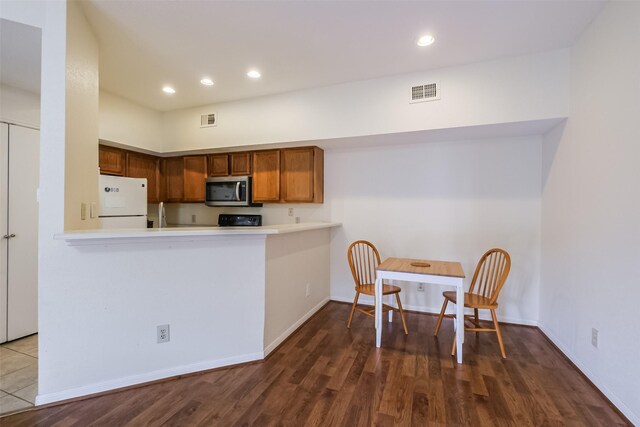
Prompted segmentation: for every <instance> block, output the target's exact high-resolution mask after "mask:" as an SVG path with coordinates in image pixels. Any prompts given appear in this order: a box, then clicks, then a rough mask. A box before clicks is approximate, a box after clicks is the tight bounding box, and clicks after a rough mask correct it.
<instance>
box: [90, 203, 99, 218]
mask: <svg viewBox="0 0 640 427" xmlns="http://www.w3.org/2000/svg"><path fill="white" fill-rule="evenodd" d="M97 215H98V204H97V203H96V202H91V205H89V218H95V217H96V216H97Z"/></svg>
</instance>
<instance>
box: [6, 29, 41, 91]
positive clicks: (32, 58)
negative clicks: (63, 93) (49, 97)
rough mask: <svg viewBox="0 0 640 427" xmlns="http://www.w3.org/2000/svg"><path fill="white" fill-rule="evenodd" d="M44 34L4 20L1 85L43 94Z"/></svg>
mask: <svg viewBox="0 0 640 427" xmlns="http://www.w3.org/2000/svg"><path fill="white" fill-rule="evenodd" d="M40 32H41V31H40V29H39V28H35V27H31V26H29V25H24V24H20V23H17V22H13V21H8V20H6V19H0V84H5V85H8V86H13V87H16V88H18V89H22V90H26V91H29V92H34V93H40V57H41V45H42V44H41V36H40Z"/></svg>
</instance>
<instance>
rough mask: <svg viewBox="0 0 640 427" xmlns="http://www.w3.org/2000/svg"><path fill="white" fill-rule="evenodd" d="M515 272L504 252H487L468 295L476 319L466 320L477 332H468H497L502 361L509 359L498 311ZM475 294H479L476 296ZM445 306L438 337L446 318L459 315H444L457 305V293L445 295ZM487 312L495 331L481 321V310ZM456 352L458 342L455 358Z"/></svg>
mask: <svg viewBox="0 0 640 427" xmlns="http://www.w3.org/2000/svg"><path fill="white" fill-rule="evenodd" d="M510 269H511V257H510V256H509V254H508V253H507V252H506V251H504V250H502V249H497V248H494V249H491V250H489V251H487V252H486V253H485V254H484V255H482V258H480V261H478V265H477V267H476V271H475V273H473V279H472V280H471V286H470V287H469V292H466V293H465V294H464V306H465V307H469V308H473V317H472V316H466V315H465V316H464V319H465V322H470V323H472V324H473V326H474V327H473V328H467V327H465V329H464V330H465V331H472V332H495V333H496V335H497V336H498V344H499V345H500V353H502V357H503V358H506V357H507V356H506V353H505V351H504V344H503V342H502V335H501V334H500V327H499V326H498V318H497V317H496V309H497V308H498V295H500V290H501V289H502V286H504V282H505V281H506V280H507V276H508V275H509V270H510ZM474 291H475V292H474ZM442 295H443V296H444V303H443V304H442V310H441V311H440V317H438V323H437V324H436V330H435V332H434V333H433V335H434V336H437V335H438V331H439V330H440V325H441V324H442V318H443V317H454V318H455V314H444V312H445V310H446V309H447V304H448V303H449V301H451V302H453V303H454V304H457V302H456V293H455V292H443V293H442ZM479 309H487V310H489V311H491V318H492V319H493V326H494V328H493V329H492V328H483V327H482V326H481V325H480V323H479V321H478V310H479ZM455 352H456V338H455V335H454V338H453V349H452V350H451V355H452V356H453V355H455Z"/></svg>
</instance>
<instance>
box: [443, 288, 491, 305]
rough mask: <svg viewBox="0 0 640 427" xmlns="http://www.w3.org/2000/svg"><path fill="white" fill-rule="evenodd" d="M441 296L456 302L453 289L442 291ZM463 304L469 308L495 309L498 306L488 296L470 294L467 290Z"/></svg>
mask: <svg viewBox="0 0 640 427" xmlns="http://www.w3.org/2000/svg"><path fill="white" fill-rule="evenodd" d="M442 296H443V297H445V298H446V299H448V300H449V301H452V302H454V303H455V302H456V299H457V296H456V292H455V291H448V292H443V293H442ZM464 306H465V307H469V308H488V309H496V308H498V303H495V304H491V300H490V299H489V298H486V297H483V296H482V295H477V294H470V293H468V292H465V293H464Z"/></svg>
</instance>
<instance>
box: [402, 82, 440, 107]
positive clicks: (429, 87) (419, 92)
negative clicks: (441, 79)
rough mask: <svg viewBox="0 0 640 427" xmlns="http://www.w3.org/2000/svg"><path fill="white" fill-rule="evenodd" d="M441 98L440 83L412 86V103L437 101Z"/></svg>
mask: <svg viewBox="0 0 640 427" xmlns="http://www.w3.org/2000/svg"><path fill="white" fill-rule="evenodd" d="M438 99H440V83H438V82H436V83H427V84H424V85H417V86H411V98H410V100H409V102H410V103H412V104H413V103H415V102H425V101H435V100H438Z"/></svg>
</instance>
